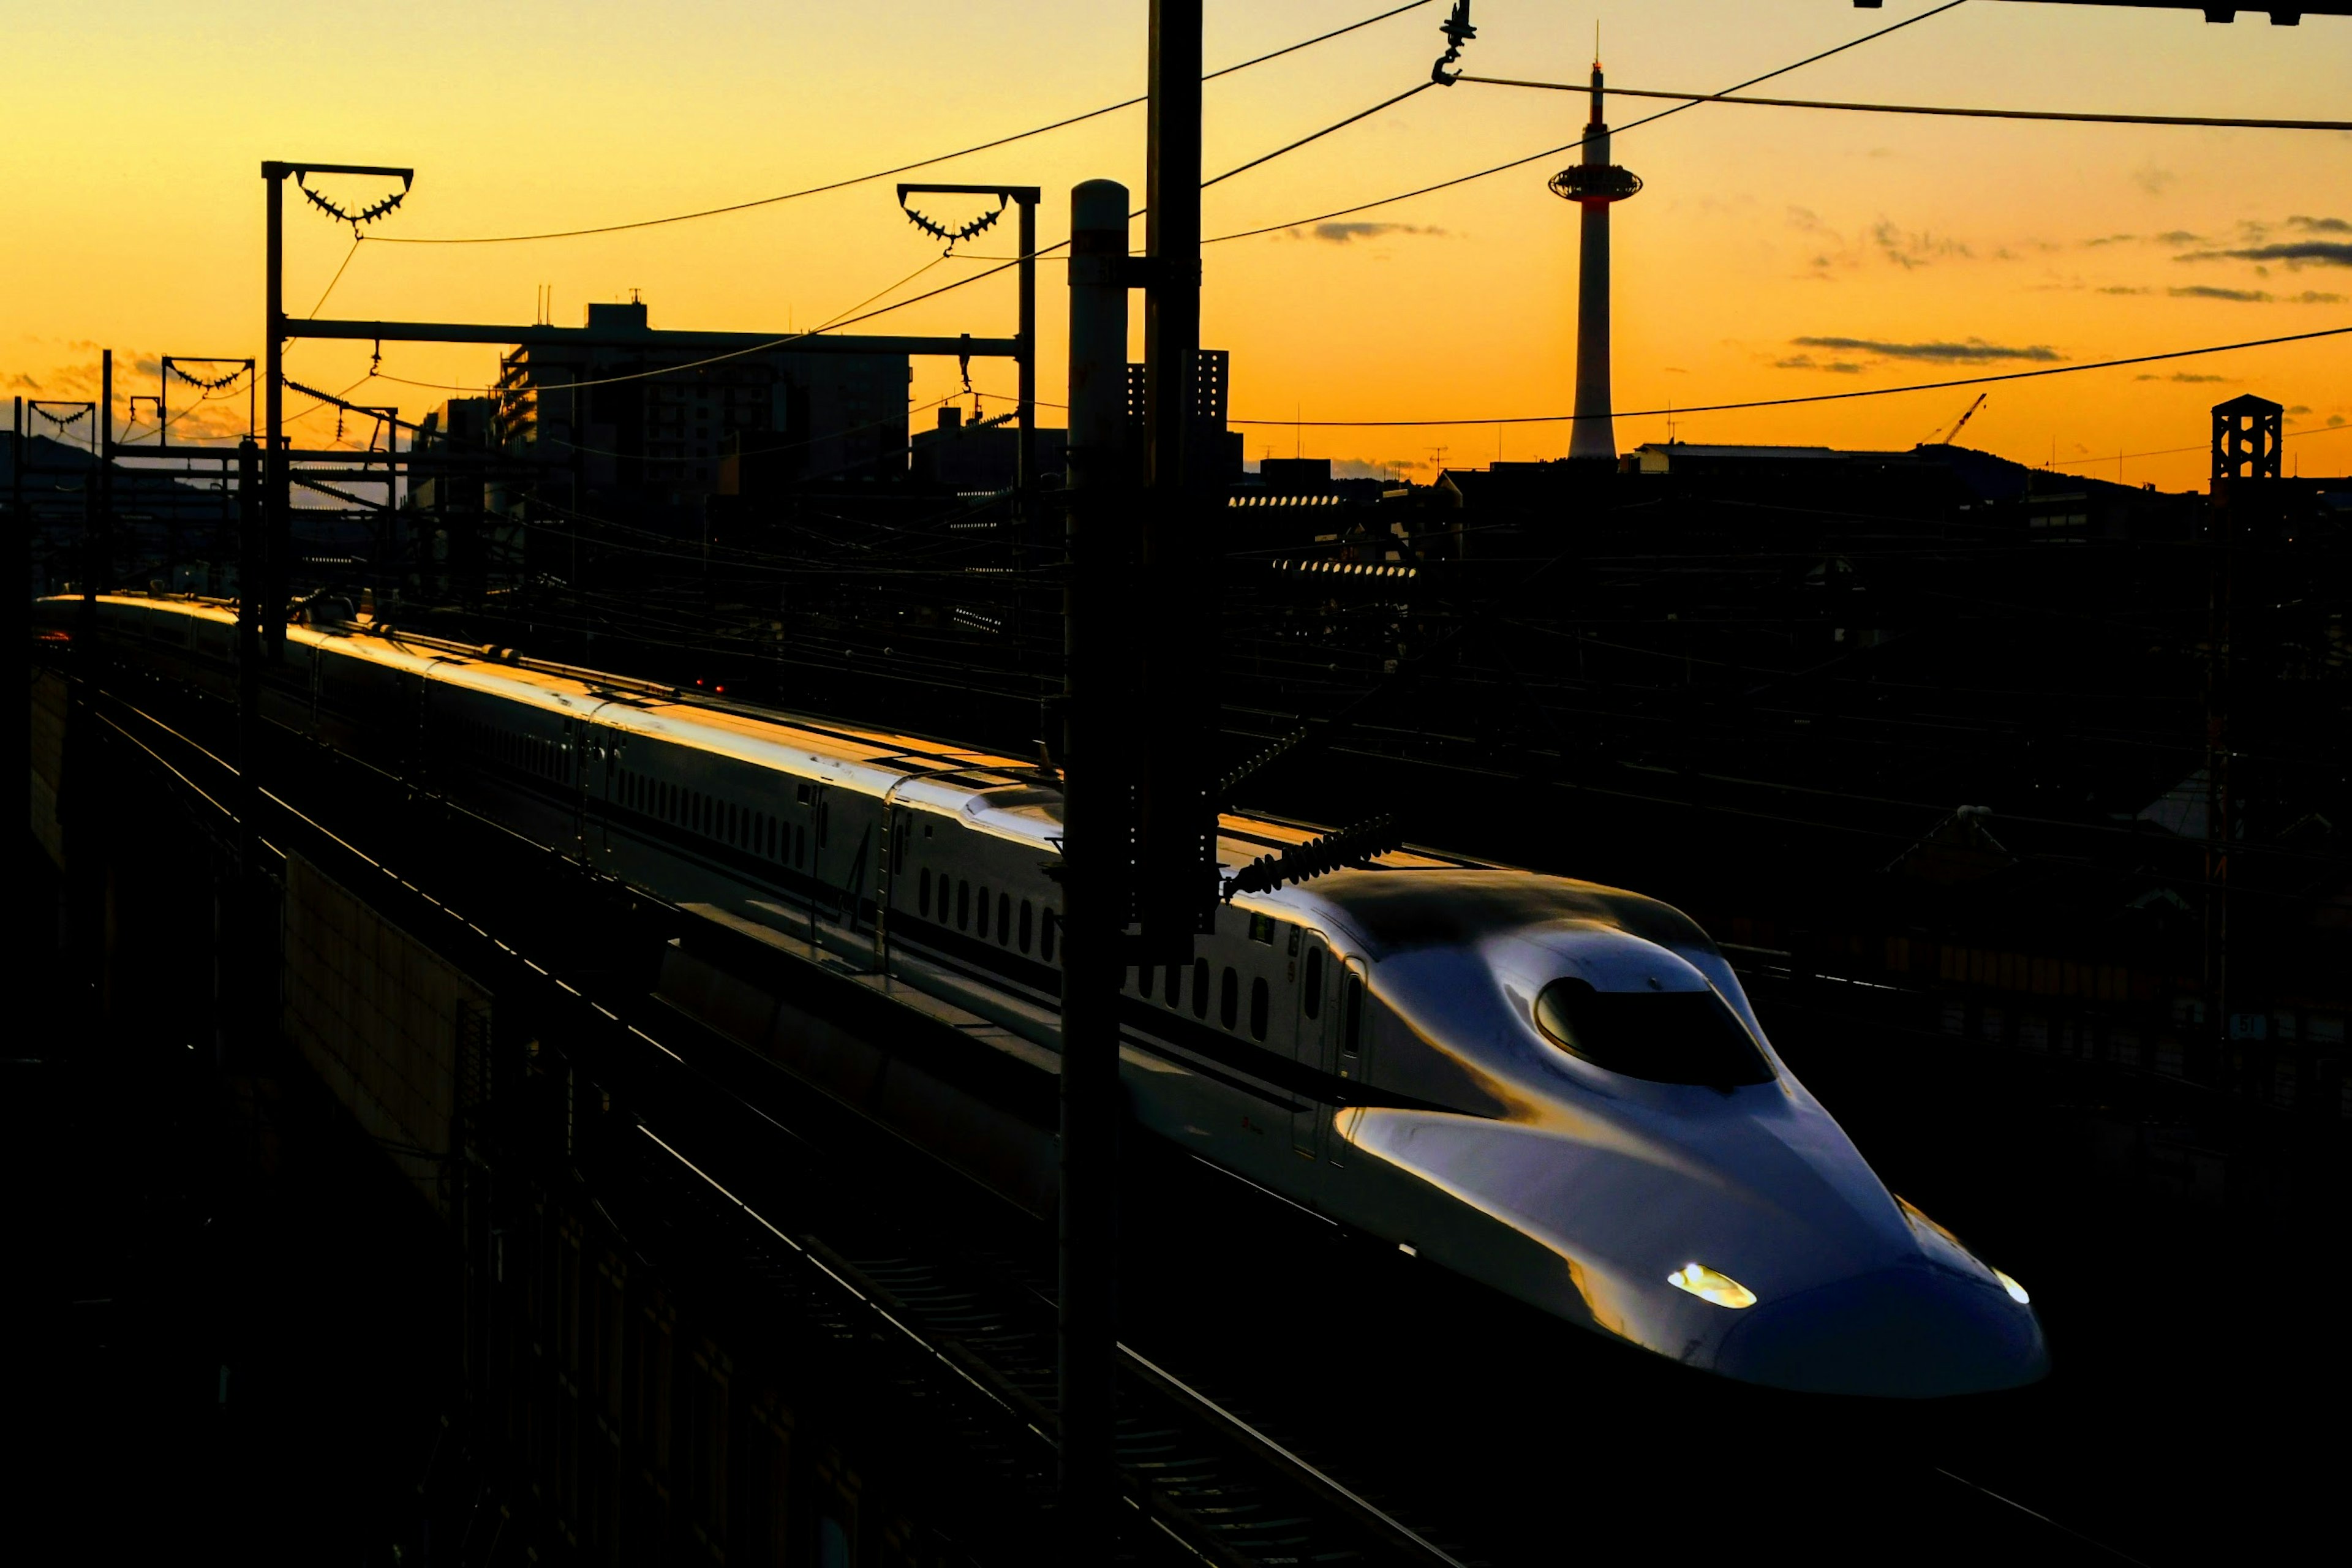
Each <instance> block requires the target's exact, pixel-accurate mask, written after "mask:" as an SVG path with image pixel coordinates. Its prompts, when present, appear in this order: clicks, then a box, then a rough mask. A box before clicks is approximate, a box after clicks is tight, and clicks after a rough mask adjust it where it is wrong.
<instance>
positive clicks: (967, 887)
mask: <svg viewBox="0 0 2352 1568" xmlns="http://www.w3.org/2000/svg"><path fill="white" fill-rule="evenodd" d="M970 924H971V883H970V882H967V881H964V880H963V879H961V878H958V879H957V880H956V930H958V931H961V930H963V929H964V927H966V926H968V925H970Z"/></svg>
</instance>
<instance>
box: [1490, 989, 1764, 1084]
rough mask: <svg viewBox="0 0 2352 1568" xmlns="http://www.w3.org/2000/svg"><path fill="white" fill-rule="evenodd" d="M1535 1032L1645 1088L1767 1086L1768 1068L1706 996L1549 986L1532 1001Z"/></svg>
mask: <svg viewBox="0 0 2352 1568" xmlns="http://www.w3.org/2000/svg"><path fill="white" fill-rule="evenodd" d="M1535 1015H1536V1026H1537V1027H1538V1028H1539V1029H1541V1030H1542V1031H1543V1032H1544V1036H1545V1037H1546V1038H1548V1039H1549V1040H1550V1041H1551V1042H1552V1043H1553V1044H1554V1045H1556V1046H1558V1047H1559V1048H1560V1049H1562V1050H1564V1051H1567V1052H1569V1053H1570V1055H1572V1056H1578V1057H1581V1058H1584V1059H1585V1060H1586V1061H1589V1062H1591V1064H1592V1065H1593V1066H1595V1067H1600V1068H1608V1069H1609V1070H1610V1071H1611V1072H1618V1073H1623V1074H1624V1075H1625V1076H1626V1077H1627V1078H1638V1079H1648V1080H1649V1081H1651V1082H1653V1083H1691V1084H1705V1085H1706V1086H1707V1087H1709V1088H1712V1089H1728V1088H1730V1087H1732V1086H1733V1085H1735V1084H1743V1083H1769V1082H1771V1081H1772V1064H1771V1063H1770V1062H1769V1060H1767V1059H1766V1058H1765V1056H1764V1053H1763V1052H1762V1051H1760V1050H1759V1049H1757V1047H1756V1041H1755V1039H1754V1037H1752V1036H1750V1035H1749V1034H1748V1026H1746V1025H1745V1024H1743V1023H1741V1022H1740V1021H1739V1015H1738V1014H1737V1013H1734V1012H1733V1011H1732V1010H1731V1008H1730V1007H1729V1005H1727V1004H1726V1003H1725V1002H1724V1000H1723V998H1722V997H1720V996H1718V995H1717V994H1715V993H1714V992H1713V991H1595V990H1594V989H1593V988H1592V987H1591V985H1590V984H1586V983H1585V982H1584V981H1581V980H1576V979H1560V980H1555V981H1553V982H1552V983H1551V984H1549V985H1547V986H1545V987H1544V988H1543V989H1542V990H1541V991H1540V992H1538V993H1537V995H1536V1005H1535Z"/></svg>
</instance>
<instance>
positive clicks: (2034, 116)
mask: <svg viewBox="0 0 2352 1568" xmlns="http://www.w3.org/2000/svg"><path fill="white" fill-rule="evenodd" d="M1456 80H1459V81H1471V82H1477V83H1479V84H1480V85H1482V86H1485V87H1526V88H1535V89H1539V90H1541V91H1545V92H1602V93H1606V94H1608V95H1609V96H1610V97H1612V98H1670V99H1679V100H1682V101H1683V102H1685V103H1744V104H1749V105H1753V106H1756V107H1759V108H1767V109H1836V110H1848V111H1850V112H1853V113H1859V114H1945V115H1958V116H1962V117H1965V118H1968V119H1971V120H2060V121H2077V122H2080V123H2083V124H2089V125H2203V126H2221V127H2225V128H2231V129H2239V130H2249V131H2352V120H2275V119H2242V118H2232V117H2229V116H2224V115H2214V114H2092V113H2075V112H2071V111H2063V110H2044V109H1961V108H1955V107H1952V106H1949V105H1942V104H1923V103H1844V102H1836V101H1832V100H1823V99H1812V98H1738V97H1734V96H1733V95H1732V94H1731V93H1729V92H1664V91H1659V90H1656V89H1646V88H1633V87H1602V88H1594V87H1591V86H1588V85H1583V84H1580V83H1577V82H1568V81H1517V80H1514V79H1511V78H1508V77H1499V76H1463V77H1458V78H1456Z"/></svg>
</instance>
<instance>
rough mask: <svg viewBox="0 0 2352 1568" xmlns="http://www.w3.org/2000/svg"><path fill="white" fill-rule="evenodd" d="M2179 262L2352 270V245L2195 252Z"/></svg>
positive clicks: (2310, 243)
mask: <svg viewBox="0 0 2352 1568" xmlns="http://www.w3.org/2000/svg"><path fill="white" fill-rule="evenodd" d="M2173 259H2174V260H2175V261H2284V262H2285V263H2286V264H2287V265H2288V266H2289V267H2304V266H2310V267H2352V243H2345V242H2339V241H2336V240H2329V239H2290V240H2283V241H2281V242H2279V243H2277V244H2275V245H2248V246H2242V247H2239V248H2237V249H2234V250H2192V251H2190V252H2189V254H2188V255H2186V256H2176V257H2174V258H2173Z"/></svg>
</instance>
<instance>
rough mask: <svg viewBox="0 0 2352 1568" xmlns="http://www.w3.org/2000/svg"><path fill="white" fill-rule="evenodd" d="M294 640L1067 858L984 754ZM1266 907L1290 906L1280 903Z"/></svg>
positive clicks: (463, 664) (406, 646) (695, 693)
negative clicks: (873, 797)
mask: <svg viewBox="0 0 2352 1568" xmlns="http://www.w3.org/2000/svg"><path fill="white" fill-rule="evenodd" d="M46 603H47V604H49V605H72V604H76V603H79V601H78V600H72V599H50V600H47V601H46ZM100 603H101V604H103V605H107V606H108V607H110V609H117V610H128V611H132V612H139V613H145V614H154V613H157V612H163V613H167V614H174V615H183V616H194V617H197V618H200V619H204V620H207V621H211V622H214V623H215V624H217V625H220V626H225V627H234V626H235V625H236V606H235V605H233V604H231V603H228V602H225V601H221V600H207V599H201V598H196V597H193V596H184V595H101V596H100ZM286 635H287V637H288V639H289V641H291V642H295V643H298V644H301V645H304V646H309V647H332V648H335V649H336V650H338V651H340V652H342V653H345V654H348V655H352V656H355V657H359V658H367V659H370V660H373V661H374V662H377V663H380V664H385V665H390V666H394V667H396V668H404V669H407V670H410V671H412V672H414V673H416V674H419V675H429V676H430V678H431V679H435V680H438V681H443V682H446V683H447V684H449V685H452V686H456V687H460V688H464V689H470V690H475V691H479V692H481V693H483V694H484V695H487V696H493V697H498V698H500V699H503V700H508V701H512V702H520V703H522V704H525V705H527V706H530V707H533V708H537V709H540V710H543V711H546V712H548V713H551V714H553V715H556V716H559V717H562V718H567V719H580V720H588V721H593V722H595V723H598V724H603V725H607V726H610V727H612V728H614V729H618V730H622V731H627V732H629V733H633V734H642V735H647V736H652V737H656V738H658V739H661V740H664V741H667V742H672V743H674V744H679V745H686V746H692V747H696V748H698V749H700V750H703V751H706V752H713V753H715V754H718V755H721V756H727V757H732V758H734V759H736V760H738V761H741V762H745V763H751V764H753V765H755V766H760V767H770V768H780V769H782V770H784V771H787V772H792V773H806V772H808V771H809V770H810V769H811V768H814V770H815V771H816V773H817V774H818V776H820V777H822V778H824V779H825V780H826V781H827V782H830V783H835V784H846V785H849V786H850V787H853V788H861V789H864V790H866V791H867V792H869V793H872V794H877V795H878V794H881V793H883V792H884V791H886V790H889V789H891V788H892V786H893V785H897V786H898V791H897V794H898V799H899V800H901V801H904V802H906V803H908V804H909V805H915V804H920V805H928V806H930V807H932V808H934V809H938V810H942V811H948V812H954V813H959V814H961V816H964V817H965V818H966V819H967V820H968V821H969V822H970V823H971V825H972V826H976V827H980V828H982V829H985V830H989V831H993V832H997V833H1001V834H1003V835H1005V836H1006V837H1016V838H1022V839H1025V840H1028V841H1030V842H1034V843H1036V844H1039V845H1041V846H1049V847H1058V844H1059V840H1060V837H1061V825H1062V813H1061V803H1062V792H1061V789H1060V781H1059V779H1058V777H1057V776H1056V775H1055V774H1054V773H1050V772H1047V771H1046V770H1045V769H1042V768H1039V767H1038V766H1036V765H1035V764H1034V763H1029V762H1024V761H1023V760H1022V759H1020V758H1017V757H1012V756H1007V755H1005V754H1003V753H1002V752H992V751H990V750H988V749H986V748H984V747H973V746H966V745H962V744H960V743H958V742H951V741H945V740H941V739H940V738H938V737H936V736H929V735H916V734H909V733H906V732H903V731H895V730H888V729H881V728H875V727H871V726H867V725H862V724H854V723H845V722H840V721H834V720H830V719H824V718H820V717H816V716H814V715H809V714H803V713H795V712H793V711H791V710H783V709H770V708H762V707H759V706H756V705H754V704H751V703H743V702H735V701H730V700H726V699H723V698H721V697H719V695H717V694H716V693H706V692H703V691H700V690H695V689H685V688H678V687H667V686H660V685H656V684H655V683H653V682H650V681H645V680H639V679H635V678H632V677H627V676H618V675H613V674H610V673H608V672H605V671H601V670H594V669H586V668H579V667H577V666H571V665H563V664H557V663H552V662H550V661H547V660H541V659H533V658H526V657H522V656H520V655H518V654H516V653H515V652H514V650H512V649H510V648H499V647H496V646H494V645H489V646H478V645H469V644H465V643H458V642H454V641H451V640H450V639H448V638H446V637H437V636H433V635H429V634H420V633H415V632H409V631H405V630H404V629H402V628H401V627H400V626H398V625H397V624H396V623H386V624H381V625H379V624H377V623H374V622H373V621H354V622H341V623H337V624H335V625H332V626H289V627H288V628H287V631H286ZM1324 832H1328V828H1324V827H1320V826H1315V825H1313V824H1309V823H1302V822H1293V821H1288V820H1286V819H1284V818H1280V817H1275V816H1259V815H1255V814H1248V813H1226V814H1224V815H1222V816H1220V817H1219V818H1218V837H1219V851H1220V854H1219V858H1220V859H1221V860H1222V861H1223V863H1224V864H1225V865H1226V866H1228V867H1229V868H1239V867H1241V866H1243V865H1245V864H1247V863H1248V862H1249V861H1251V860H1253V859H1255V858H1257V857H1258V856H1260V855H1264V854H1265V853H1267V852H1269V851H1274V852H1279V851H1281V850H1283V849H1286V848H1288V847H1292V846H1294V845H1297V844H1302V843H1305V842H1306V841H1307V840H1308V839H1310V838H1313V837H1316V836H1317V835H1318V834H1321V833H1324ZM1370 864H1371V865H1372V866H1374V867H1377V868H1382V869H1389V870H1434V869H1442V868H1457V869H1458V868H1469V867H1473V866H1475V865H1477V864H1478V863H1477V862H1475V861H1470V860H1465V859H1464V858H1460V857H1457V856H1448V855H1443V854H1440V853H1438V852H1435V851H1433V850H1427V849H1397V850H1391V851H1390V852H1388V853H1386V854H1383V855H1381V856H1379V857H1377V858H1375V859H1374V860H1373V861H1372V862H1371V863H1370ZM1266 901H1267V902H1268V903H1269V904H1282V903H1286V902H1287V901H1288V900H1286V899H1285V898H1283V897H1282V896H1281V895H1278V894H1276V895H1270V896H1268V898H1267V900H1266Z"/></svg>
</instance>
